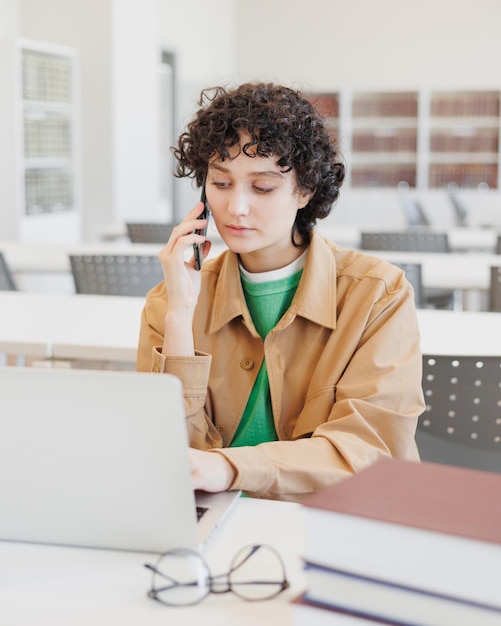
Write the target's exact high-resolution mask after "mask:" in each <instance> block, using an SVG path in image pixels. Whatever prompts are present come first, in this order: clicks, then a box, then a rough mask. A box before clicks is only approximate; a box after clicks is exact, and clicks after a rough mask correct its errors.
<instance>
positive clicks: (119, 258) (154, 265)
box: [70, 254, 164, 296]
mask: <svg viewBox="0 0 501 626" xmlns="http://www.w3.org/2000/svg"><path fill="white" fill-rule="evenodd" d="M70 263H71V271H72V273H73V279H74V281H75V290H76V292H77V293H86V294H99V295H114V296H145V295H146V294H147V293H148V291H149V290H150V289H151V288H152V287H154V286H155V285H156V284H158V283H159V282H161V281H162V280H163V279H164V276H163V272H162V267H161V265H160V261H159V260H158V258H157V257H156V256H154V255H151V256H149V255H135V254H105V255H94V254H87V255H70Z"/></svg>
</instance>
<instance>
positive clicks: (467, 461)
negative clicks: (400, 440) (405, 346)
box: [416, 355, 501, 472]
mask: <svg viewBox="0 0 501 626" xmlns="http://www.w3.org/2000/svg"><path fill="white" fill-rule="evenodd" d="M423 391H424V394H425V399H426V411H425V412H424V413H423V415H422V416H421V417H420V418H419V423H418V428H417V432H416V441H417V444H418V448H419V452H420V455H421V459H422V460H423V461H433V462H437V463H445V464H447V465H459V466H463V467H471V468H476V469H482V470H488V471H495V472H501V356H500V357H480V356H478V357H475V356H433V355H429V356H424V357H423Z"/></svg>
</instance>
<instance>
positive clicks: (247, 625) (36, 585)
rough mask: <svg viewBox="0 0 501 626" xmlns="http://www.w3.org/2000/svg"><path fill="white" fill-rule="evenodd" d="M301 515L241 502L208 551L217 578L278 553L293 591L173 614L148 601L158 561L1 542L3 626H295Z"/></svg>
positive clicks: (214, 599)
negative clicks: (264, 553) (246, 555)
mask: <svg viewBox="0 0 501 626" xmlns="http://www.w3.org/2000/svg"><path fill="white" fill-rule="evenodd" d="M303 537H304V531H303V517H302V509H301V507H300V506H299V505H297V504H293V503H284V502H273V501H266V500H252V499H241V501H240V502H239V503H238V504H237V506H236V507H235V509H234V510H233V511H232V512H231V513H230V515H229V517H228V519H227V520H225V522H224V524H223V526H222V527H221V528H220V530H219V531H218V533H217V534H216V536H215V537H214V538H213V540H212V541H211V543H210V544H209V545H208V546H207V548H206V550H205V551H204V557H205V558H206V560H207V562H208V564H209V567H210V568H211V571H212V572H213V573H221V572H224V571H227V569H228V566H229V563H230V561H231V559H232V557H233V556H234V555H235V554H236V552H237V551H238V550H239V549H240V548H241V547H243V546H245V545H247V544H249V543H266V544H269V545H271V546H273V547H274V548H275V549H276V550H277V551H278V552H279V553H280V555H281V556H282V558H283V559H284V562H285V567H286V572H287V578H288V580H289V581H290V583H291V588H290V589H288V590H286V591H285V592H283V593H282V594H280V595H279V596H277V597H276V598H274V599H273V600H269V601H265V602H255V603H252V602H245V601H244V600H240V599H239V598H237V597H236V596H235V595H234V594H230V593H228V594H223V595H211V596H209V597H208V598H206V599H205V600H204V601H203V602H202V603H201V604H199V605H197V606H195V607H183V608H168V607H165V606H162V605H160V604H158V603H156V602H154V601H153V600H149V599H148V598H147V597H146V592H147V590H148V588H149V585H150V579H151V576H150V573H149V572H148V571H147V570H146V569H145V568H144V567H143V563H145V562H146V561H148V562H152V561H153V562H154V561H155V555H151V554H148V555H144V554H139V553H131V552H130V553H127V552H117V551H107V550H89V549H79V548H64V547H55V546H42V545H31V544H22V543H8V542H1V541H0V624H2V626H40V625H41V624H43V625H44V626H45V625H46V624H47V625H49V624H50V626H68V625H69V624H71V626H89V625H90V624H92V626H101V625H102V626H138V625H145V626H146V625H147V626H155V625H157V624H158V626H166V625H167V624H169V625H172V626H192V625H193V626H195V625H197V626H198V625H200V624H203V625H204V626H213V625H214V626H235V625H237V624H238V626H256V625H259V626H289V625H290V626H292V624H293V623H294V622H293V613H292V606H291V605H290V600H291V599H292V598H294V597H295V596H296V595H298V594H299V593H300V592H301V591H302V590H303V589H304V577H303V573H302V569H301V556H302V550H303V543H304V542H303Z"/></svg>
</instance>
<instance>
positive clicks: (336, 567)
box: [294, 459, 501, 626]
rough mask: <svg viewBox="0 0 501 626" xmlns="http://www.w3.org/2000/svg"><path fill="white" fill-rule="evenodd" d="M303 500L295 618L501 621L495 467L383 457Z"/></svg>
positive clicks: (451, 623)
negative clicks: (302, 584)
mask: <svg viewBox="0 0 501 626" xmlns="http://www.w3.org/2000/svg"><path fill="white" fill-rule="evenodd" d="M304 505H305V506H304V511H305V531H306V543H305V554H304V557H305V576H306V591H305V593H304V594H303V595H302V596H301V597H300V598H297V599H296V601H295V602H294V614H295V618H296V624H297V626H311V624H315V625H316V626H323V625H324V624H325V625H327V624H329V625H344V626H368V625H369V624H398V625H399V626H407V625H409V626H411V625H412V626H500V625H501V474H495V473H490V472H481V471H478V470H470V469H465V468H459V467H451V466H446V465H440V464H436V463H413V462H409V461H401V460H395V459H382V460H380V461H377V462H376V463H374V464H373V465H371V466H370V467H368V468H367V469H364V470H363V471H361V472H359V473H358V474H356V475H354V476H353V477H350V478H348V479H346V480H344V481H342V482H340V483H338V484H337V485H334V486H332V487H330V488H328V489H326V490H325V491H323V492H321V493H319V494H315V495H313V496H311V497H310V498H308V499H307V500H305V502H304Z"/></svg>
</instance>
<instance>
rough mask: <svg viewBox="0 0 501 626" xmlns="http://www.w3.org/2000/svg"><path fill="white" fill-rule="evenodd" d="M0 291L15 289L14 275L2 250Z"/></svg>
mask: <svg viewBox="0 0 501 626" xmlns="http://www.w3.org/2000/svg"><path fill="white" fill-rule="evenodd" d="M0 291H17V287H16V283H15V281H14V276H13V274H12V272H11V270H10V267H9V265H8V264H7V261H6V259H5V257H4V255H3V252H0Z"/></svg>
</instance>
